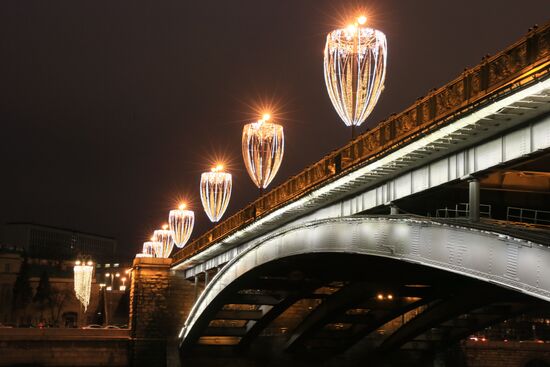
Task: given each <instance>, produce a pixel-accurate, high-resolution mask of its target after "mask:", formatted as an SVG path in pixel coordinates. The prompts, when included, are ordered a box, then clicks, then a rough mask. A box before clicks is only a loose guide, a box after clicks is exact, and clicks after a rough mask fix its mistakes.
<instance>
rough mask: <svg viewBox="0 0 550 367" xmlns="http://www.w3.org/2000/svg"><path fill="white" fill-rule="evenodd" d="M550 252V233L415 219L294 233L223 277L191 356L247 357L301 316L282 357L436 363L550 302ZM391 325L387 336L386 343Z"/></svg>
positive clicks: (197, 311)
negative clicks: (237, 353)
mask: <svg viewBox="0 0 550 367" xmlns="http://www.w3.org/2000/svg"><path fill="white" fill-rule="evenodd" d="M547 242H550V237H548V236H547V235H546V234H544V233H542V234H538V233H533V231H528V232H523V231H518V230H514V229H510V228H509V227H506V226H503V225H501V224H499V223H497V222H491V223H485V224H475V225H472V224H471V223H469V222H468V221H434V220H429V219H426V218H421V217H414V216H386V217H384V216H357V217H344V218H338V219H331V220H320V221H312V222H309V223H305V224H302V225H299V226H296V227H291V228H287V229H284V230H281V231H278V232H274V233H272V234H270V235H267V236H264V237H262V238H259V239H257V240H255V241H252V242H251V244H250V246H249V247H248V248H247V249H246V250H245V251H243V252H241V253H240V254H238V255H237V256H236V257H235V258H233V259H232V260H231V261H230V262H228V263H227V264H226V265H225V266H224V267H223V268H222V269H221V270H220V271H219V272H218V274H217V275H216V276H215V277H214V278H213V279H212V281H211V282H210V284H209V285H208V286H207V287H206V289H205V290H204V292H203V293H202V295H201V296H200V297H199V299H198V300H197V302H196V304H195V306H194V308H193V309H192V311H191V313H190V315H189V317H188V319H187V322H186V324H185V326H184V328H183V329H182V330H181V333H180V336H181V346H180V350H181V352H182V355H183V356H184V357H185V355H187V354H191V353H192V351H193V350H195V351H199V353H200V351H204V350H205V349H206V350H210V349H212V348H218V349H219V348H220V347H221V348H225V349H228V350H241V351H243V350H246V349H247V348H248V347H249V346H250V345H251V344H253V343H254V342H255V341H256V340H257V339H258V338H259V337H260V335H266V334H269V331H267V330H268V329H269V327H272V326H273V325H272V324H273V323H274V320H276V319H277V318H278V317H279V316H280V315H282V314H284V313H287V314H292V313H294V314H296V315H298V316H296V317H295V320H294V324H293V325H292V327H287V330H293V332H292V334H286V335H282V336H281V337H280V338H279V339H280V341H279V344H277V343H274V345H279V347H278V348H279V350H281V351H287V352H290V353H294V354H307V355H308V358H310V359H311V358H315V357H322V358H323V359H325V358H327V357H328V356H332V355H334V354H335V353H352V352H353V350H361V351H362V353H364V352H365V351H368V353H370V355H371V357H373V356H374V357H376V356H385V357H387V356H388V354H392V353H393V352H395V351H401V352H402V353H407V352H409V351H411V350H414V351H415V353H417V354H418V353H420V354H421V356H423V357H425V356H428V355H430V356H433V353H435V352H436V351H438V350H440V349H441V348H443V347H445V346H448V345H451V344H452V343H454V342H456V341H458V340H460V339H463V338H465V337H466V336H468V335H470V334H471V333H472V332H474V331H476V330H478V329H482V328H484V327H487V326H489V325H491V324H493V323H495V322H498V321H501V320H503V319H506V318H509V317H511V316H513V315H516V314H519V313H524V312H526V311H528V310H531V309H533V308H536V307H540V306H541V305H543V304H545V303H546V302H544V301H550V267H548V264H550V249H549V248H548V243H547ZM298 269H299V270H298ZM474 288H475V289H476V291H472V289H474ZM413 316H414V318H413ZM287 319H288V317H287ZM291 319H292V318H291ZM400 319H401V322H399V320H400ZM405 319H407V321H408V322H405ZM409 319H410V320H409ZM392 323H393V325H392ZM396 323H397V324H396ZM275 324H276V323H275ZM270 325H271V326H270ZM383 326H385V328H386V329H387V330H389V329H391V333H389V336H387V337H386V336H381V335H377V333H376V332H377V330H379V329H380V328H381V327H383ZM281 329H282V330H283V331H284V330H285V326H284V325H283V326H281ZM283 334H284V333H283Z"/></svg>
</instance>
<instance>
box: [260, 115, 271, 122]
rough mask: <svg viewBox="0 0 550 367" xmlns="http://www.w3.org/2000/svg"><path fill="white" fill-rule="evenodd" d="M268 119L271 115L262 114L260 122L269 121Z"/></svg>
mask: <svg viewBox="0 0 550 367" xmlns="http://www.w3.org/2000/svg"><path fill="white" fill-rule="evenodd" d="M270 118H271V115H270V114H269V113H264V114H263V116H262V120H264V121H269V119H270Z"/></svg>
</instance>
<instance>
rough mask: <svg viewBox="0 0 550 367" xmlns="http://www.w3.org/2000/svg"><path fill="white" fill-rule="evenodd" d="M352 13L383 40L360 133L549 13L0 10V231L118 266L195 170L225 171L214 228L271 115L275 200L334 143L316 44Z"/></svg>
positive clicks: (279, 1)
mask: <svg viewBox="0 0 550 367" xmlns="http://www.w3.org/2000/svg"><path fill="white" fill-rule="evenodd" d="M357 9H364V13H365V14H366V15H367V17H368V19H369V20H368V24H370V25H371V26H373V27H375V28H377V29H380V30H382V31H383V32H384V33H385V34H386V36H387V39H388V49H389V52H388V71H387V77H386V83H385V86H386V88H385V91H384V92H383V93H382V96H381V98H380V101H379V103H378V105H377V107H376V108H375V110H374V112H373V113H372V115H371V116H370V117H369V119H368V120H367V123H366V124H364V125H362V126H361V129H360V130H361V131H364V130H365V129H366V128H367V127H372V126H374V125H376V124H377V123H378V122H379V121H381V120H383V119H384V118H386V117H387V116H389V115H390V114H391V113H394V112H400V111H401V110H403V109H404V108H406V107H407V106H409V105H410V104H412V103H413V102H414V101H415V100H416V98H418V97H421V96H423V95H425V94H426V93H427V92H428V91H429V90H430V89H432V88H435V87H439V86H442V85H443V84H445V83H446V82H448V81H450V80H452V79H454V78H455V77H456V76H458V75H459V74H460V73H461V72H462V71H463V69H464V68H465V67H470V66H473V65H476V64H477V63H478V62H479V61H480V60H481V57H482V56H484V55H486V54H493V53H496V52H498V51H499V50H501V49H503V48H504V47H506V46H508V45H509V44H511V43H513V42H515V41H516V40H517V39H519V38H520V37H521V36H523V35H524V34H525V33H526V32H527V30H528V29H529V28H530V27H531V26H533V25H534V24H536V23H538V24H543V23H545V22H546V21H548V20H549V19H550V18H549V16H550V3H549V1H548V0H522V1H517V0H492V1H489V0H487V1H480V0H461V1H441V0H418V1H406V0H401V1H397V0H383V1H364V2H358V1H343V0H340V1H336V0H232V1H227V0H218V1H206V0H201V1H198V0H197V1H190V0H178V1H175V0H169V1H136V0H132V1H113V0H109V1H75V0H67V1H56V0H48V1H44V0H36V1H28V0H3V1H1V2H0V93H1V95H0V121H1V126H2V130H1V136H2V142H1V145H0V149H1V155H0V162H1V167H2V178H1V183H0V223H4V222H11V221H29V222H35V223H41V224H47V225H53V226H58V227H66V228H72V229H76V230H81V231H86V232H92V233H97V234H102V235H106V236H112V237H116V238H117V239H118V241H119V247H120V250H121V251H120V256H123V257H127V258H130V257H133V255H134V254H135V253H136V252H137V251H139V250H140V249H141V244H142V242H143V241H144V240H145V239H147V238H148V237H149V236H150V235H151V233H152V231H153V230H154V229H156V228H157V227H160V226H161V225H162V224H163V223H164V222H166V220H167V215H168V210H169V209H171V208H173V207H175V206H176V204H177V202H178V200H179V198H186V200H187V201H188V202H189V203H190V206H191V207H192V208H193V209H194V210H195V212H196V217H197V221H196V226H195V231H194V235H193V237H196V236H198V235H199V234H201V233H202V232H204V231H205V230H206V229H208V228H210V227H211V224H210V222H209V221H208V218H207V217H206V215H205V214H204V213H203V211H202V206H201V203H200V198H199V193H198V186H199V180H200V173H201V172H203V171H205V170H209V168H210V167H211V165H212V164H213V163H214V162H216V161H217V160H224V161H225V162H226V164H227V165H228V166H229V168H230V171H231V172H232V173H233V185H234V186H233V196H232V199H231V202H230V204H229V209H228V212H227V213H226V214H225V217H227V216H228V215H230V214H232V213H234V212H236V211H238V210H239V209H240V208H242V207H243V206H244V205H245V204H247V203H248V202H250V201H252V200H253V199H255V198H256V197H257V196H258V190H257V189H256V188H255V186H253V184H252V182H251V180H250V179H249V177H248V175H247V173H246V171H245V168H244V164H243V163H242V155H241V133H242V126H243V124H244V123H247V122H251V121H252V120H254V119H257V118H258V117H259V115H258V114H259V113H260V112H261V110H262V108H265V107H267V106H271V108H272V109H273V110H274V112H275V113H274V115H275V121H276V122H279V123H281V124H283V125H284V129H285V138H286V151H285V157H284V160H283V164H282V167H281V169H280V171H279V173H278V175H277V177H276V178H275V180H274V181H273V183H272V184H271V186H270V187H274V186H276V185H278V184H280V183H282V182H283V181H284V180H285V179H287V178H288V177H290V176H292V175H294V174H296V173H298V172H299V171H300V170H302V169H303V168H305V167H306V166H307V165H309V164H311V163H313V162H315V161H317V160H319V159H320V158H322V157H323V156H324V155H325V154H327V153H329V152H330V151H331V150H333V149H336V148H338V147H340V146H342V145H344V144H345V143H346V141H347V140H349V136H350V132H349V130H348V129H347V128H345V126H344V124H343V123H342V122H341V121H340V120H339V118H338V116H337V115H336V112H335V111H334V109H333V107H332V105H331V103H330V100H329V98H328V95H327V93H326V90H325V84H324V79H323V67H322V64H323V56H322V50H323V48H324V42H325V37H326V34H327V33H328V32H329V31H330V30H332V29H334V28H338V27H342V26H344V25H346V23H348V22H349V20H350V19H353V16H354V15H355V14H357Z"/></svg>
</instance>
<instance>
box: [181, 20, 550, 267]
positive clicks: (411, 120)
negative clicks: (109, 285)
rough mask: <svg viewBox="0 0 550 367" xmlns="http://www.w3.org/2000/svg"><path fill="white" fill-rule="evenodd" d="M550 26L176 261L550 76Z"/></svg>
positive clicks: (227, 223) (254, 206)
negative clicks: (468, 112) (498, 97)
mask: <svg viewBox="0 0 550 367" xmlns="http://www.w3.org/2000/svg"><path fill="white" fill-rule="evenodd" d="M549 64H550V23H547V24H546V25H544V26H542V27H534V28H533V29H531V30H530V31H529V32H528V33H527V35H525V36H524V37H522V38H521V39H520V40H519V41H517V42H516V43H514V44H513V45H511V46H510V47H508V48H506V49H505V50H503V51H502V52H500V53H498V54H496V55H494V56H492V57H485V58H483V59H482V61H481V63H480V64H478V65H477V66H474V67H472V68H470V69H466V70H465V71H464V72H463V73H462V74H461V75H460V76H459V77H458V78H456V79H454V80H452V81H451V82H449V83H447V84H446V85H445V86H443V87H441V88H439V89H437V90H434V91H432V92H430V93H429V94H428V95H427V96H425V97H422V98H419V99H418V100H417V101H416V102H415V103H414V104H413V105H412V106H410V107H409V108H407V109H405V111H403V112H401V113H399V114H393V115H391V116H390V117H389V118H387V119H385V120H383V121H381V122H380V123H379V124H378V125H377V126H376V127H374V128H373V129H371V130H369V131H367V132H365V133H363V134H361V135H360V136H359V137H357V138H356V139H354V140H353V141H351V142H350V143H348V144H346V145H345V146H344V147H342V148H340V149H338V150H336V151H334V152H332V153H330V154H328V155H327V156H325V157H324V158H323V159H321V160H320V161H318V162H317V163H314V164H313V165H311V166H309V167H307V168H306V169H305V170H303V171H302V172H300V173H298V174H297V175H295V176H293V177H291V178H289V179H288V180H287V181H285V182H284V183H282V184H281V185H279V186H277V187H275V188H274V189H272V190H271V191H269V192H267V193H265V194H264V195H262V196H261V197H260V198H258V199H257V200H255V201H254V202H252V203H251V204H249V205H248V206H246V207H245V208H243V209H241V210H240V211H238V212H237V213H235V214H233V215H232V216H230V217H229V218H227V219H226V220H224V221H222V222H221V223H219V224H218V225H216V226H215V227H214V228H212V229H211V230H209V231H207V232H206V233H204V234H203V235H201V236H200V237H198V238H197V239H195V240H194V241H192V242H191V243H189V244H188V245H187V246H185V247H184V248H183V249H181V250H180V251H178V252H176V253H175V254H174V255H173V256H172V257H173V259H174V264H176V263H179V262H181V261H183V260H185V259H188V258H190V257H192V256H194V255H195V254H197V253H199V252H201V251H203V250H204V249H206V248H208V247H209V246H210V245H211V244H213V243H215V242H216V241H219V240H221V239H222V238H225V237H227V236H229V235H231V234H232V233H234V232H236V231H238V230H239V229H241V228H243V227H244V226H246V225H248V224H249V223H251V222H253V221H254V220H256V219H258V218H261V217H263V216H265V215H266V214H268V213H270V212H272V211H273V210H275V209H277V208H279V207H281V206H282V205H284V204H286V203H289V202H291V201H293V200H295V199H297V198H298V197H301V196H303V195H305V194H307V193H308V192H310V191H311V190H312V189H314V188H315V187H316V186H318V185H319V184H320V183H323V182H329V181H331V180H333V179H334V178H336V177H337V176H339V175H341V174H342V173H343V172H346V171H349V170H350V169H352V168H354V167H357V166H359V165H364V164H367V163H368V162H371V161H372V160H374V159H378V158H379V157H380V156H382V155H385V154H387V153H389V152H390V151H392V150H394V149H396V148H397V147H398V146H401V145H403V144H406V143H408V142H410V141H411V140H413V139H415V138H417V137H419V136H421V135H422V134H425V133H426V132H428V131H429V130H433V129H436V128H439V127H440V126H441V125H443V124H446V123H448V122H449V121H450V120H451V119H452V118H453V117H454V116H455V115H457V114H458V113H462V112H464V111H466V110H470V109H473V108H474V107H477V106H479V104H481V103H483V102H486V101H487V100H488V99H490V97H492V96H495V95H497V94H501V93H506V92H509V91H510V90H516V89H519V88H522V87H523V86H524V85H525V84H526V83H528V82H531V81H532V80H536V79H537V78H538V77H540V76H541V75H547V74H548V73H549V69H548V68H549Z"/></svg>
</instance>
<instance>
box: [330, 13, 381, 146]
mask: <svg viewBox="0 0 550 367" xmlns="http://www.w3.org/2000/svg"><path fill="white" fill-rule="evenodd" d="M366 21H367V18H366V17H364V16H361V17H359V18H358V19H357V23H355V24H352V25H350V26H348V27H347V28H343V29H336V30H334V31H332V32H330V33H329V34H328V36H327V43H326V45H325V52H324V55H325V59H324V70H325V83H326V85H327V90H328V94H329V97H330V100H331V101H332V104H333V105H334V108H335V109H336V112H337V113H338V115H339V116H340V118H341V119H342V120H343V121H344V123H345V124H346V125H347V126H351V128H352V137H355V136H354V134H355V126H359V125H361V124H362V123H363V122H364V121H365V120H366V119H367V117H368V116H369V115H370V113H371V112H372V110H373V109H374V106H375V105H376V102H378V98H380V94H381V93H382V90H383V89H384V79H385V77H386V59H387V43H386V36H385V35H384V33H382V32H380V31H379V30H376V29H372V28H368V27H365V26H364V24H365V23H366Z"/></svg>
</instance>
